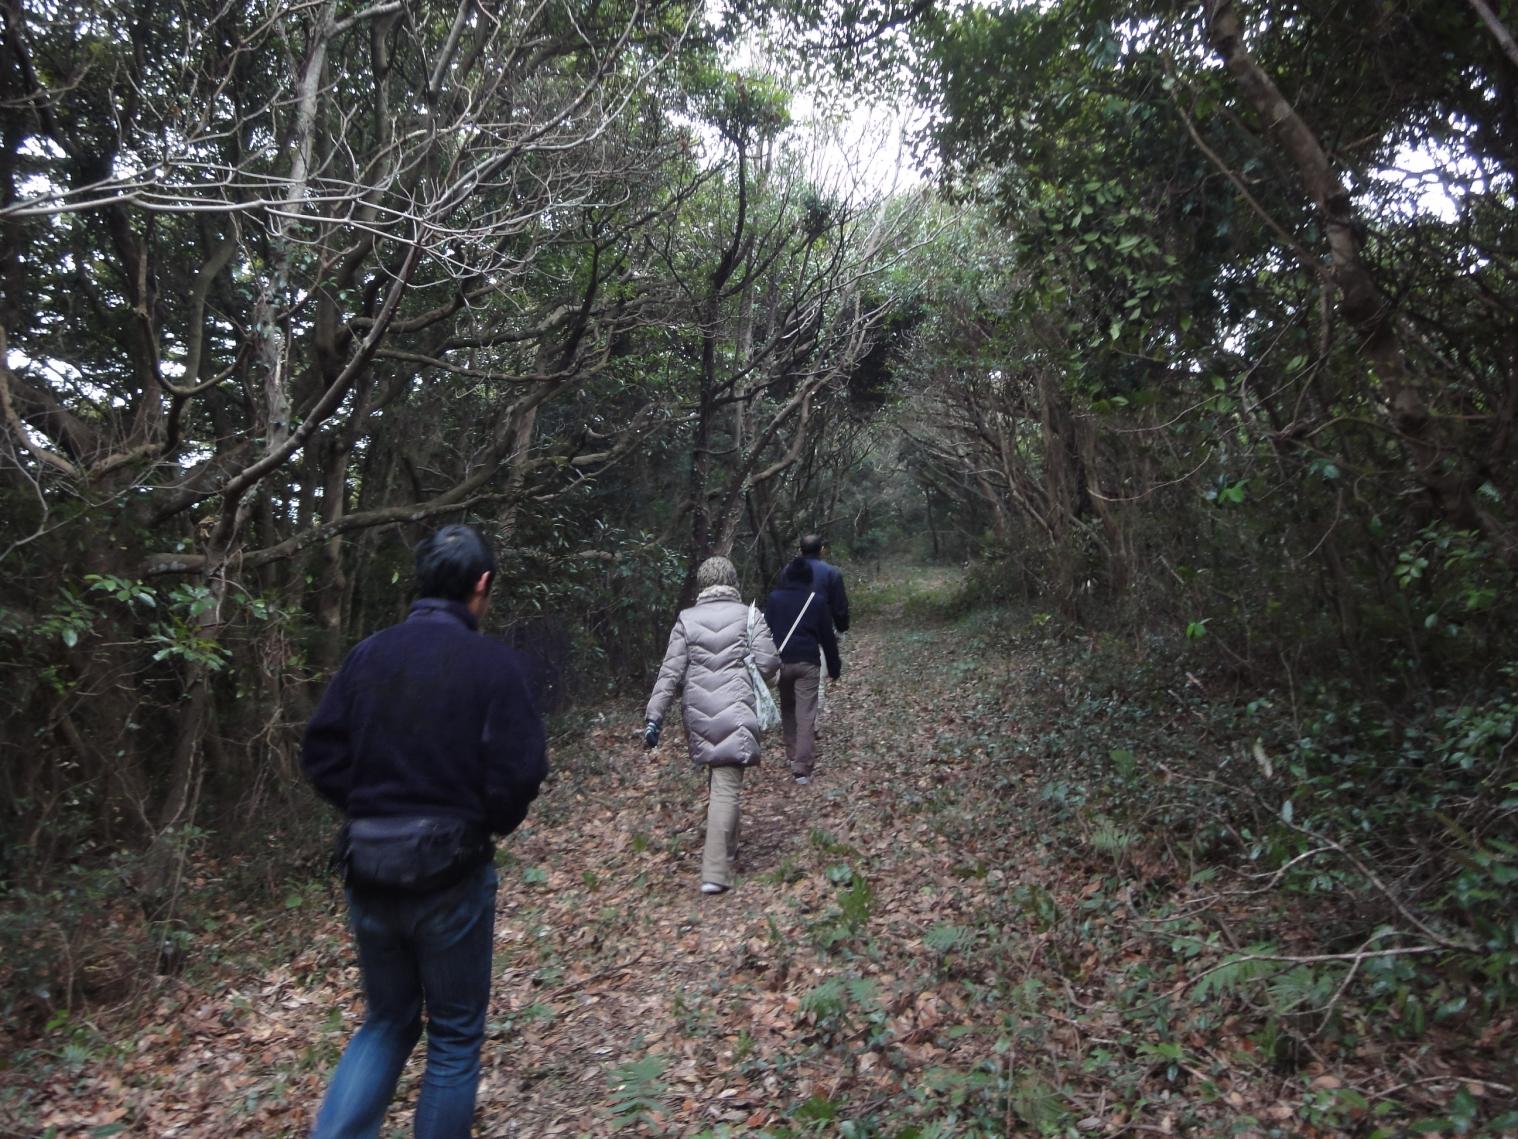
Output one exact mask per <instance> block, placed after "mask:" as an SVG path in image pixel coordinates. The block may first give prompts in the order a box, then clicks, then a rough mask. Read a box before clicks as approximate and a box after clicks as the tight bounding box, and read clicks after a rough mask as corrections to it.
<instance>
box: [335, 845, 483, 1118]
mask: <svg viewBox="0 0 1518 1139" xmlns="http://www.w3.org/2000/svg"><path fill="white" fill-rule="evenodd" d="M496 885H497V879H496V872H495V866H494V865H493V864H486V865H484V866H481V867H479V868H478V869H477V870H474V871H471V872H470V874H469V876H468V877H467V878H465V879H464V880H463V881H462V882H459V883H458V884H456V885H454V886H450V887H449V888H448V889H446V890H439V891H438V892H437V893H434V894H425V895H421V896H409V895H377V894H373V893H366V892H361V891H354V890H351V889H350V890H349V891H348V911H349V918H350V922H351V924H352V927H353V938H354V941H355V942H357V944H358V961H359V967H360V969H361V970H362V971H363V975H364V997H365V1001H366V1003H367V1005H368V1012H367V1015H366V1017H365V1019H364V1024H363V1027H362V1028H360V1029H359V1030H358V1032H357V1033H356V1034H355V1035H354V1037H353V1039H352V1040H350V1041H349V1042H348V1047H347V1049H346V1050H345V1051H344V1052H343V1058H342V1060H340V1061H339V1062H338V1065H337V1070H336V1071H335V1072H334V1073H333V1074H332V1083H331V1085H330V1086H329V1087H328V1088H327V1097H326V1099H325V1100H323V1101H322V1106H321V1110H320V1111H319V1112H318V1113H317V1116H316V1127H315V1129H314V1130H313V1131H312V1133H311V1134H312V1137H313V1139H374V1137H375V1136H377V1135H379V1131H380V1124H381V1123H383V1122H384V1118H385V1108H386V1107H387V1106H388V1105H389V1103H390V1098H391V1096H393V1095H394V1094H395V1084H396V1081H397V1080H399V1079H400V1075H401V1069H402V1068H404V1067H405V1066H406V1057H408V1056H409V1055H411V1049H412V1047H413V1046H414V1045H415V1044H416V1041H417V1038H418V1037H419V1036H420V1035H421V1032H422V1009H423V1007H424V1006H425V1007H426V1010H427V1070H426V1073H425V1074H424V1075H423V1076H422V1090H421V1095H420V1096H419V1097H418V1099H417V1103H416V1124H415V1134H416V1139H467V1137H468V1135H469V1128H470V1124H471V1123H472V1121H473V1119H474V1097H475V1091H476V1089H477V1088H478V1087H479V1082H480V1045H481V1043H482V1042H483V1041H484V1039H485V1009H486V1006H487V1005H488V1004H489V1002H490V974H491V969H490V965H491V956H492V942H493V941H494V934H495V893H496Z"/></svg>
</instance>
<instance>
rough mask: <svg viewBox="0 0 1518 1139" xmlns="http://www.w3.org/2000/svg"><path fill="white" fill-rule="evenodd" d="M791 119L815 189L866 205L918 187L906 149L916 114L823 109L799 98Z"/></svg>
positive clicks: (854, 107) (859, 107)
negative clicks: (865, 202)
mask: <svg viewBox="0 0 1518 1139" xmlns="http://www.w3.org/2000/svg"><path fill="white" fill-rule="evenodd" d="M791 115H792V118H793V120H794V122H795V126H794V127H793V128H792V129H793V130H794V131H795V134H796V140H797V142H799V143H800V144H801V146H802V148H803V150H804V153H805V154H806V156H807V160H806V161H807V166H806V172H807V176H808V177H809V178H811V179H812V181H814V182H816V183H817V184H818V185H819V186H822V187H826V188H828V189H830V190H833V191H835V192H837V193H838V194H839V196H840V197H843V198H844V199H846V200H850V201H870V200H875V199H880V198H887V197H890V196H891V195H893V194H899V193H903V192H906V191H909V190H913V189H916V188H917V187H918V186H920V185H921V184H922V182H923V175H922V172H921V171H919V170H918V169H917V168H916V167H915V166H914V165H913V163H912V155H911V150H910V147H909V145H908V139H909V137H910V135H911V133H912V131H913V130H915V129H916V128H917V127H919V126H920V125H921V123H922V121H923V118H924V113H923V111H922V110H921V108H918V107H889V106H882V105H879V104H867V103H853V104H847V105H842V106H839V105H836V104H835V105H833V106H828V105H826V104H821V103H819V102H818V100H817V99H816V98H815V97H814V96H813V95H812V94H810V93H808V92H802V93H799V94H797V95H796V96H795V98H794V99H793V100H792V103H791Z"/></svg>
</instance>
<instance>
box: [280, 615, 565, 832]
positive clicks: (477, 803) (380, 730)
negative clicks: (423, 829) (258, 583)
mask: <svg viewBox="0 0 1518 1139" xmlns="http://www.w3.org/2000/svg"><path fill="white" fill-rule="evenodd" d="M477 630H478V624H477V622H476V621H475V619H474V615H473V614H472V613H470V612H469V609H468V607H467V606H465V605H464V604H463V603H461V602H457V601H444V600H441V599H438V598H423V599H422V600H420V601H417V602H414V603H413V604H412V606H411V612H410V613H409V614H408V615H407V617H406V620H404V621H402V622H401V623H400V624H399V625H392V626H391V627H390V628H388V629H384V630H381V631H380V632H378V633H375V634H374V635H373V636H372V637H369V638H367V639H366V640H364V641H361V642H360V643H359V644H358V645H357V646H355V647H354V649H353V651H352V652H351V653H349V654H348V659H347V660H345V661H344V662H343V666H342V668H341V669H339V670H338V673H337V675H336V676H335V677H334V678H333V679H332V683H331V684H330V685H328V687H327V691H326V692H325V693H324V694H323V695H322V699H321V703H320V704H319V705H318V706H317V709H316V713H315V714H314V715H313V716H312V717H311V722H310V723H309V724H307V725H306V735H305V740H304V741H303V743H302V745H301V767H302V769H303V770H304V771H305V773H306V776H307V778H309V779H310V780H311V783H312V785H313V786H314V787H315V788H316V791H317V793H318V794H320V795H321V797H322V798H324V799H326V800H327V801H328V802H329V803H331V804H333V805H334V806H335V807H337V808H338V809H339V810H341V811H342V812H343V813H344V814H346V815H347V816H348V817H349V818H350V819H361V818H376V817H388V818H397V817H401V816H406V815H412V816H431V815H438V816H446V817H449V818H459V819H465V820H467V821H469V822H473V823H478V824H481V825H483V826H485V827H487V828H488V829H489V830H490V832H491V833H493V834H500V835H504V834H509V833H511V832H512V831H513V830H515V829H516V828H517V826H518V825H519V824H520V823H521V822H522V820H523V819H525V818H526V817H527V808H528V805H529V804H530V803H531V802H532V801H533V799H535V798H537V794H538V788H539V787H540V786H541V784H542V782H543V780H544V779H545V778H546V777H547V775H548V754H547V746H546V741H545V739H544V735H543V722H542V720H541V719H540V718H539V716H538V712H537V709H536V707H534V705H533V701H532V697H531V695H530V694H529V693H528V690H527V685H526V683H525V681H524V679H523V669H522V666H521V662H520V660H519V658H518V656H517V654H516V653H515V652H513V651H512V650H511V649H509V648H507V647H506V646H505V645H503V644H501V643H500V642H499V641H494V640H491V639H490V638H489V637H483V636H481V635H480V634H479V633H478V631H477Z"/></svg>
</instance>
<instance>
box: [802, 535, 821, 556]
mask: <svg viewBox="0 0 1518 1139" xmlns="http://www.w3.org/2000/svg"><path fill="white" fill-rule="evenodd" d="M801 556H802V557H803V558H820V557H821V556H822V535H821V534H805V535H803V536H802V539H801Z"/></svg>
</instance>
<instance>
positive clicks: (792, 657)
mask: <svg viewBox="0 0 1518 1139" xmlns="http://www.w3.org/2000/svg"><path fill="white" fill-rule="evenodd" d="M764 619H765V621H766V622H768V624H769V627H770V633H771V635H772V636H773V637H774V638H775V643H776V645H778V646H780V730H781V734H782V735H783V736H784V737H785V755H786V758H787V759H788V760H789V761H790V764H791V775H792V776H793V777H794V778H795V780H796V782H797V783H810V782H811V781H812V771H813V769H814V768H815V766H816V763H817V745H816V729H817V693H818V690H819V688H820V686H821V683H822V668H821V665H820V664H819V663H818V662H819V659H820V658H819V654H820V657H821V658H825V659H826V661H827V669H828V676H829V677H830V678H831V679H833V680H837V679H838V678H839V676H840V675H842V673H843V662H842V661H841V660H839V657H838V638H837V636H836V635H834V633H833V614H832V612H831V611H830V610H829V608H828V602H827V597H826V596H825V595H824V593H823V592H822V590H821V588H820V587H819V585H818V583H817V582H816V581H815V580H814V578H813V576H812V567H811V565H810V564H808V562H807V560H806V559H805V558H803V557H798V558H796V559H795V560H793V561H792V562H791V563H790V564H789V565H787V566H786V567H785V569H783V570H782V571H781V572H780V584H779V586H777V587H776V589H775V591H774V592H773V593H771V594H770V595H769V597H768V598H767V599H766V600H765V602H764Z"/></svg>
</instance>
